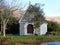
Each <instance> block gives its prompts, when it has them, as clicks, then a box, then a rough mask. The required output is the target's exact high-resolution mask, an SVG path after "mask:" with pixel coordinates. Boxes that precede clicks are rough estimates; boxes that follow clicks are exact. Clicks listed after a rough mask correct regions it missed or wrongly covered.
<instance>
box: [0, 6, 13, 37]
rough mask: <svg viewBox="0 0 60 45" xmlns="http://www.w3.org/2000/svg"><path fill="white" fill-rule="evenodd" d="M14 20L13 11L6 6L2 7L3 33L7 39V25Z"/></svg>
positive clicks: (0, 9)
mask: <svg viewBox="0 0 60 45" xmlns="http://www.w3.org/2000/svg"><path fill="white" fill-rule="evenodd" d="M11 18H13V13H12V11H11V10H10V9H9V8H8V7H6V6H0V20H1V31H2V32H3V36H4V37H5V30H6V26H7V23H8V22H9V21H10V20H11Z"/></svg>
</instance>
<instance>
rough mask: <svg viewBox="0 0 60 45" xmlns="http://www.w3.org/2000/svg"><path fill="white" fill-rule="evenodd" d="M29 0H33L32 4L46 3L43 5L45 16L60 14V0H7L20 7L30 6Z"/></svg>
mask: <svg viewBox="0 0 60 45" xmlns="http://www.w3.org/2000/svg"><path fill="white" fill-rule="evenodd" d="M12 1H14V2H13V4H10V3H11V2H12ZM29 1H31V3H32V4H35V3H41V4H45V6H44V7H43V8H44V9H43V11H44V13H45V16H60V0H21V1H20V0H6V3H7V4H9V5H12V6H13V5H17V6H18V7H19V6H22V7H24V5H26V6H28V4H29Z"/></svg>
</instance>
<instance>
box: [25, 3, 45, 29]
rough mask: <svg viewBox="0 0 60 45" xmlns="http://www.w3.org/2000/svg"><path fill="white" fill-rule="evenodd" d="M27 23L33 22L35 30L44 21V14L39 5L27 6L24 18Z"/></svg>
mask: <svg viewBox="0 0 60 45" xmlns="http://www.w3.org/2000/svg"><path fill="white" fill-rule="evenodd" d="M24 19H26V20H27V21H29V22H30V21H31V22H34V25H35V28H37V27H39V26H40V24H41V23H42V21H43V20H45V19H44V13H43V11H42V9H41V7H40V4H35V5H31V4H30V5H29V7H28V9H27V11H26V13H25V17H24Z"/></svg>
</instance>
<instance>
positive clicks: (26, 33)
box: [24, 22, 35, 35]
mask: <svg viewBox="0 0 60 45" xmlns="http://www.w3.org/2000/svg"><path fill="white" fill-rule="evenodd" d="M29 24H31V25H33V27H34V23H28V22H27V23H25V25H24V32H25V33H24V35H33V34H34V31H33V34H31V33H28V32H27V26H28V25H29ZM34 30H35V29H34Z"/></svg>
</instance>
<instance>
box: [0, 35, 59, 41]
mask: <svg viewBox="0 0 60 45" xmlns="http://www.w3.org/2000/svg"><path fill="white" fill-rule="evenodd" d="M1 38H2V36H0V39H1ZM6 38H8V39H10V41H23V42H25V41H36V40H44V41H45V40H46V41H48V40H57V41H58V40H60V36H58V35H56V36H52V35H51V36H45V35H42V36H38V35H37V36H36V35H34V36H17V35H7V36H6Z"/></svg>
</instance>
